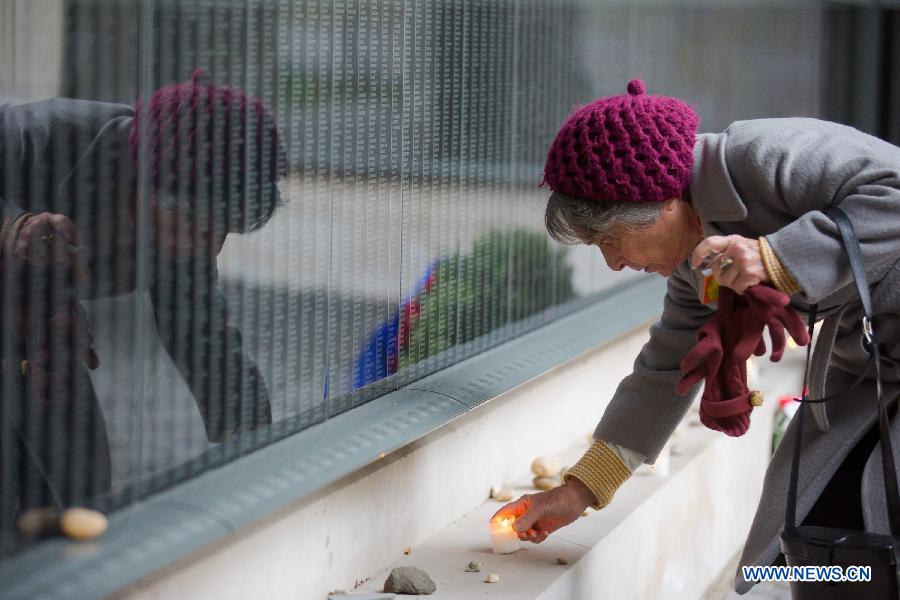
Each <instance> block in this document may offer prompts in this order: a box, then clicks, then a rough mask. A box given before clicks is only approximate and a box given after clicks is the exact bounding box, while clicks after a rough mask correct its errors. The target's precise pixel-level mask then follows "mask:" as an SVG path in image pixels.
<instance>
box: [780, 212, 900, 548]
mask: <svg viewBox="0 0 900 600" xmlns="http://www.w3.org/2000/svg"><path fill="white" fill-rule="evenodd" d="M828 215H829V216H830V217H831V218H832V219H833V220H834V222H835V223H836V224H837V227H838V231H840V234H841V237H842V238H843V240H844V248H845V250H846V252H847V256H848V258H849V260H850V269H851V271H852V273H853V280H854V281H855V282H856V289H857V292H858V293H859V299H860V303H861V304H862V307H863V318H862V327H863V336H864V337H865V340H866V342H867V345H868V347H869V349H870V350H869V351H870V352H871V357H870V359H869V365H868V366H867V367H866V369H865V371H864V372H863V374H862V375H860V377H859V378H857V381H856V382H854V384H853V385H852V386H851V388H850V389H852V388H854V387H856V384H858V383H859V382H860V381H861V380H862V377H863V375H864V374H865V373H867V372H868V371H869V369H870V368H871V366H872V365H874V367H875V390H876V395H877V400H878V407H877V410H878V429H879V435H880V438H881V459H882V468H883V471H884V487H885V498H886V500H887V509H888V521H889V523H890V528H891V537H892V538H894V540H895V551H896V550H900V547H898V541H900V490H898V486H897V470H896V467H895V465H894V453H893V445H892V442H891V430H890V420H889V419H888V414H887V407H886V406H885V403H884V393H883V389H882V384H881V356H880V350H879V348H878V344H876V343H875V342H874V331H873V329H872V300H871V296H870V295H869V284H868V280H867V279H866V273H865V270H864V269H863V263H862V252H861V251H860V248H859V239H858V238H857V237H856V231H855V230H854V228H853V223H851V222H850V219H849V218H848V217H847V215H846V213H844V211H843V210H841V209H840V208H837V207H834V208H831V209H829V211H828ZM817 309H818V306H817V305H813V306H811V307H810V312H809V322H808V327H809V336H810V340H812V334H813V326H814V325H815V322H816V313H817V312H818V310H817ZM811 353H812V342H810V344H809V346H807V348H806V367H805V369H804V373H803V399H802V401H801V404H800V407H799V409H798V410H797V417H796V419H797V435H796V436H795V438H794V455H793V457H792V458H791V478H790V482H789V484H788V498H787V507H786V511H785V519H784V528H785V531H791V530H793V529H795V528H796V526H797V482H798V480H799V477H800V453H801V449H802V440H803V421H804V413H805V412H806V405H807V404H810V403H813V402H823V401H825V400H828V399H831V398H823V399H820V400H810V399H809V395H808V394H809V392H808V390H807V388H808V382H809V367H810V362H811Z"/></svg>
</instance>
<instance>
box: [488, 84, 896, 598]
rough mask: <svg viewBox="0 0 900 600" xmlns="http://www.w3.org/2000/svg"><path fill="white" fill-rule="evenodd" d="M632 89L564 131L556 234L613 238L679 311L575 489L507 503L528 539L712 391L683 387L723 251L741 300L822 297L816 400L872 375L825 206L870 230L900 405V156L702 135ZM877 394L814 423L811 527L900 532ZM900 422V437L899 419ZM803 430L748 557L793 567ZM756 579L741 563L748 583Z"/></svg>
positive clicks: (758, 137)
mask: <svg viewBox="0 0 900 600" xmlns="http://www.w3.org/2000/svg"><path fill="white" fill-rule="evenodd" d="M627 91H628V93H627V94H625V95H622V96H615V97H609V98H601V99H599V100H596V101H595V102H593V103H591V104H589V105H587V106H584V107H581V108H579V109H577V110H576V111H574V112H573V113H572V114H571V115H570V116H569V117H568V119H567V120H566V122H565V123H564V124H563V126H562V128H561V130H560V131H559V134H558V135H557V137H556V140H555V141H554V143H553V145H552V147H551V149H550V152H549V155H548V158H547V164H546V168H545V173H544V176H545V182H546V183H547V184H548V185H549V186H550V188H551V189H552V190H553V194H552V196H551V197H550V199H549V201H548V203H547V209H546V225H547V229H548V230H549V232H550V235H551V236H552V237H554V238H555V239H557V240H559V241H563V242H567V243H583V244H590V245H595V246H597V247H598V248H599V249H600V251H601V252H602V253H603V257H604V258H605V260H606V262H607V264H608V265H609V267H610V268H611V269H613V270H616V271H619V270H621V269H623V268H625V267H628V268H631V269H636V270H643V271H646V272H648V273H658V274H660V275H662V276H664V277H666V278H667V292H666V298H665V304H664V308H663V312H662V315H661V317H660V319H659V321H658V322H657V323H656V324H654V325H653V326H652V328H651V330H650V340H649V341H648V342H647V344H646V345H645V346H644V348H643V349H642V350H641V352H640V354H639V355H638V357H637V360H636V361H635V363H634V371H633V373H632V374H631V375H629V376H628V377H626V378H625V379H624V380H623V381H622V382H621V383H620V385H619V387H618V389H617V391H616V394H615V396H614V397H613V398H612V401H611V402H610V404H609V407H608V408H607V410H606V412H605V413H604V415H603V417H602V419H601V421H600V423H599V424H598V426H597V428H596V431H595V432H594V443H593V445H592V446H591V448H590V449H589V450H588V451H587V452H586V453H585V455H584V456H583V458H582V459H581V460H580V461H579V462H578V463H577V464H576V465H575V466H574V467H572V468H571V469H570V470H569V471H568V472H567V473H566V476H565V479H566V483H565V485H563V486H561V487H559V488H557V489H554V490H551V491H549V492H544V493H540V494H533V495H527V496H524V497H522V498H520V499H518V500H516V501H515V502H513V503H511V504H509V505H507V506H505V507H503V508H502V509H501V510H500V511H499V512H501V513H514V514H516V515H517V516H518V517H519V518H518V519H517V521H516V524H515V527H516V529H517V531H518V532H519V537H520V538H521V539H522V540H527V541H532V542H536V543H539V542H541V541H543V540H544V539H546V537H547V536H548V535H549V534H550V533H552V532H553V531H555V530H556V529H558V528H560V527H563V526H565V525H567V524H569V523H571V522H572V521H574V520H575V519H576V518H577V517H578V516H579V515H581V513H582V511H583V510H584V509H585V507H587V506H590V505H592V506H594V507H595V508H602V507H603V506H605V505H607V504H608V503H609V502H610V500H611V499H612V497H613V494H614V493H615V491H616V489H617V488H618V487H619V486H621V485H622V484H623V483H624V482H625V481H626V480H627V479H628V478H629V477H630V475H631V474H632V472H633V471H634V470H635V469H636V468H637V467H638V466H639V465H640V464H641V463H644V462H646V463H653V461H654V460H655V459H656V457H657V455H658V454H659V452H660V450H661V449H662V447H663V445H664V444H665V443H666V441H667V440H668V438H669V437H670V435H671V434H672V432H673V430H674V429H675V427H676V425H677V424H678V422H679V421H680V420H681V419H682V417H683V416H684V414H685V412H686V411H687V409H688V407H689V406H690V404H691V402H692V399H693V397H694V395H695V393H696V386H695V387H694V389H693V390H691V391H689V392H688V393H685V394H679V393H678V392H677V391H676V382H677V381H678V380H679V379H680V378H681V377H682V375H683V374H682V372H681V369H680V363H681V361H682V359H683V358H684V357H685V355H686V354H687V353H688V352H689V351H690V350H691V349H692V348H693V347H694V345H695V344H696V343H697V331H698V329H699V328H700V327H701V326H703V325H704V324H705V323H706V322H707V321H709V319H710V318H711V317H712V316H713V315H714V314H715V308H714V306H712V305H709V304H704V303H703V302H702V301H701V297H702V296H701V294H702V292H703V290H702V289H700V287H701V286H702V280H703V278H702V277H699V276H698V273H697V272H696V271H695V270H694V267H696V266H697V265H698V264H699V263H700V262H701V261H703V260H704V258H706V257H708V256H710V255H714V256H717V258H716V260H715V261H714V262H713V265H714V267H713V271H714V276H715V278H716V279H717V280H718V282H719V284H720V285H721V286H725V287H727V288H731V290H733V291H734V292H736V293H737V294H743V293H744V292H745V291H746V290H747V288H749V287H751V286H755V285H757V284H763V285H765V286H770V287H772V288H776V289H778V290H780V291H781V292H783V293H784V294H786V295H789V296H790V301H791V305H792V306H793V307H794V308H795V309H796V310H797V311H799V312H800V313H801V315H803V316H806V315H807V314H808V311H809V309H810V307H811V305H813V304H818V315H819V317H820V319H824V323H823V326H822V329H821V332H820V335H819V342H818V343H817V347H816V351H815V353H814V356H813V363H812V373H811V379H810V396H811V397H812V398H821V397H824V396H825V395H826V394H827V395H832V394H835V393H838V392H840V391H842V390H846V388H847V387H848V386H849V384H850V382H852V380H853V379H855V377H856V375H858V374H859V373H860V372H862V371H863V370H865V366H866V364H867V360H868V355H867V353H866V351H865V349H864V346H863V343H862V331H861V326H860V316H861V306H860V302H859V298H858V294H857V292H856V288H855V286H854V282H853V278H852V275H851V271H850V268H849V264H848V260H847V258H846V254H845V252H844V249H843V246H842V243H841V238H840V235H839V233H838V229H837V227H836V225H835V224H834V222H833V221H832V220H831V219H830V218H829V217H828V216H827V215H826V214H825V212H824V211H826V210H827V209H828V208H829V207H831V206H840V207H841V208H842V209H843V211H844V212H845V213H846V214H847V215H848V216H849V218H850V220H851V221H852V222H853V224H854V226H855V228H856V232H857V235H858V236H859V239H860V244H861V248H862V258H863V263H864V267H865V271H866V275H867V278H868V281H869V284H870V285H871V289H872V294H873V304H874V313H875V315H876V316H875V325H876V326H875V331H876V342H878V343H879V344H880V346H879V347H880V348H881V350H882V352H883V354H882V356H883V357H884V359H883V368H882V379H883V380H884V381H885V382H886V383H885V390H886V400H887V401H888V402H891V401H893V400H895V399H896V398H897V396H898V395H900V148H897V147H895V146H893V145H891V144H888V143H886V142H884V141H882V140H880V139H877V138H874V137H872V136H869V135H866V134H864V133H861V132H859V131H857V130H855V129H852V128H850V127H846V126H843V125H838V124H835V123H829V122H825V121H819V120H815V119H803V118H790V119H760V120H752V121H739V122H736V123H733V124H732V125H731V126H730V127H728V129H726V130H725V131H724V132H722V133H718V134H701V135H697V126H698V121H699V120H698V117H697V115H696V114H695V113H694V111H693V110H692V109H691V108H690V107H688V106H687V105H686V104H684V103H683V102H681V101H679V100H677V99H674V98H668V97H663V96H651V95H648V94H646V91H645V88H644V84H643V83H642V82H640V81H638V80H635V81H632V82H631V83H629V85H628V90H627ZM757 289H758V288H757ZM770 291H771V290H770ZM872 389H873V386H872V381H871V380H869V381H867V382H864V383H863V386H862V387H860V388H857V389H856V391H855V392H854V393H852V394H851V393H846V394H844V395H843V396H839V397H838V398H836V399H835V400H834V401H831V402H829V403H828V406H827V412H826V410H825V408H824V406H825V405H824V404H820V405H816V406H817V408H816V409H815V410H814V411H813V414H814V416H815V419H812V420H807V422H806V427H804V431H803V432H802V435H803V444H804V447H803V469H802V471H801V477H800V482H799V491H798V498H799V504H798V518H801V519H805V520H804V523H805V524H816V525H827V526H834V527H853V528H859V529H863V528H865V529H867V530H869V531H875V532H879V533H885V532H887V531H888V525H887V516H886V510H885V509H884V507H883V501H882V502H881V503H880V504H879V503H878V502H874V501H871V499H872V498H883V491H882V490H883V483H882V481H881V479H882V476H881V470H880V467H879V468H872V467H871V463H872V462H873V460H875V458H876V456H878V449H877V447H876V442H877V436H876V435H875V434H873V430H874V424H875V415H876V413H875V410H874V405H873V404H871V403H865V405H863V404H861V402H860V399H861V398H873V397H874V392H872ZM752 408H753V406H752V404H748V405H747V406H746V414H747V416H748V417H749V412H750V411H751V410H752ZM747 422H748V423H749V420H748V421H747ZM892 427H893V429H894V430H895V431H894V433H895V435H896V434H898V432H900V422H898V421H897V420H895V421H894V423H893V425H892ZM796 429H797V428H796V423H792V424H791V426H790V427H789V428H788V431H787V433H786V436H785V439H786V440H787V441H788V442H787V443H784V444H781V445H780V446H779V447H778V450H777V451H776V453H775V455H774V457H773V458H772V461H771V463H770V465H769V469H768V472H767V474H766V478H765V483H764V489H763V492H762V500H761V502H760V505H759V508H758V509H757V513H756V517H755V519H754V521H753V526H752V529H751V531H750V534H749V537H748V539H747V541H746V544H745V547H744V551H743V555H742V557H741V560H740V563H741V565H768V564H773V563H776V562H777V561H780V560H782V557H780V556H779V532H780V531H781V529H782V527H783V523H784V509H785V497H786V488H787V483H788V476H789V468H790V458H791V449H792V448H793V442H792V440H793V438H794V437H795V436H796V435H797V433H798V432H797V431H796ZM742 432H743V431H742V429H741V428H738V429H737V430H736V431H735V430H729V431H726V433H729V434H731V435H739V434H741V433H742ZM876 433H877V431H876ZM878 462H879V463H880V459H878ZM873 494H874V495H873ZM752 585H753V582H747V581H744V580H743V578H742V577H741V576H740V570H738V573H737V576H736V578H735V588H736V589H737V591H738V592H740V593H744V592H746V591H747V590H749V589H750V587H751V586H752Z"/></svg>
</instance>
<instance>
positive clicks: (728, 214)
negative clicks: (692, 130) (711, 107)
mask: <svg viewBox="0 0 900 600" xmlns="http://www.w3.org/2000/svg"><path fill="white" fill-rule="evenodd" d="M727 140H728V134H727V133H704V134H701V135H698V136H697V141H696V143H695V144H694V166H693V168H692V171H691V175H692V178H691V203H692V204H693V206H694V210H695V211H697V215H698V216H699V217H700V222H701V223H702V224H703V231H704V233H706V234H707V235H714V234H718V233H719V232H718V229H717V228H716V227H715V226H711V225H710V224H711V223H717V222H721V221H743V220H744V219H746V218H747V206H746V205H745V204H744V201H743V200H741V197H740V195H739V194H738V192H737V190H736V189H735V188H734V184H733V183H732V181H731V176H730V175H729V174H728V165H727V164H726V163H725V143H726V142H727Z"/></svg>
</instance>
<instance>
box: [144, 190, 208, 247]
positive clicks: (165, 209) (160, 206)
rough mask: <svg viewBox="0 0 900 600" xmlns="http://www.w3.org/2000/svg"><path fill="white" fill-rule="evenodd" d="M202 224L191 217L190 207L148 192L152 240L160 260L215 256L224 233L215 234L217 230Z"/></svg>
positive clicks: (193, 216)
mask: <svg viewBox="0 0 900 600" xmlns="http://www.w3.org/2000/svg"><path fill="white" fill-rule="evenodd" d="M205 220H206V221H209V219H205ZM202 221H203V220H202V219H198V218H197V216H196V215H195V214H194V210H193V206H192V205H191V204H189V203H185V202H176V201H175V200H174V199H168V198H159V197H158V196H157V194H156V193H155V192H153V191H151V192H150V222H151V224H152V237H153V241H154V242H155V244H156V247H157V248H158V249H159V252H160V254H162V255H163V256H168V257H172V258H176V257H187V256H209V257H216V256H218V254H219V252H220V251H221V250H222V244H224V243H225V233H224V232H221V233H217V232H216V230H217V229H220V228H215V227H213V226H212V223H204V222H202Z"/></svg>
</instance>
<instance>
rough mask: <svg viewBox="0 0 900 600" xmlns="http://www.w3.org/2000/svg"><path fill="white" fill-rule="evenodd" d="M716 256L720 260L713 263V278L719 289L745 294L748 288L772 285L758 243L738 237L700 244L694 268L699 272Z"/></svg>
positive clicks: (695, 251) (692, 260)
mask: <svg viewBox="0 0 900 600" xmlns="http://www.w3.org/2000/svg"><path fill="white" fill-rule="evenodd" d="M716 253H719V256H718V257H717V258H716V259H715V261H714V262H713V274H714V275H715V277H716V280H717V281H718V282H719V285H724V286H725V287H729V288H731V289H733V290H734V291H735V292H737V293H738V294H743V293H744V291H745V290H746V289H747V288H748V287H751V286H754V285H757V284H759V283H768V282H769V276H768V274H767V273H766V267H765V265H764V264H763V261H762V256H761V255H760V253H759V242H758V241H757V240H753V239H750V238H745V237H741V236H739V235H729V236H721V235H713V236H710V237H708V238H706V239H705V240H703V241H702V242H700V243H699V244H697V247H696V248H695V249H694V253H693V255H692V256H691V266H692V267H693V268H695V269H696V268H697V267H698V266H699V265H700V263H701V262H703V259H704V258H706V257H707V256H709V255H710V254H716Z"/></svg>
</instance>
